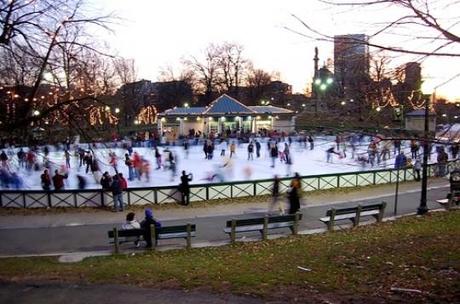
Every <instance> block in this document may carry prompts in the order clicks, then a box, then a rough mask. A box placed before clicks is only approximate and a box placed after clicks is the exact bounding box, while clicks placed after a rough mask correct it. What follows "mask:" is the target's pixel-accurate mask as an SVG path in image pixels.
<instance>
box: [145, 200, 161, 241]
mask: <svg viewBox="0 0 460 304" xmlns="http://www.w3.org/2000/svg"><path fill="white" fill-rule="evenodd" d="M150 225H154V226H155V244H156V243H157V241H158V234H159V233H160V229H161V223H160V221H158V220H156V219H155V218H154V217H153V212H152V209H145V219H144V220H143V221H142V222H141V228H142V229H144V240H145V242H146V243H147V246H146V247H147V248H152V234H151V230H150Z"/></svg>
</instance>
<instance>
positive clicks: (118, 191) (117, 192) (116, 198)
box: [111, 174, 124, 212]
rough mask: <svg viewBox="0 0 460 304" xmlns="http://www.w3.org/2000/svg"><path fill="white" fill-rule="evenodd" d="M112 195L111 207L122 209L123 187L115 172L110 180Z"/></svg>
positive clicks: (115, 209) (116, 209)
mask: <svg viewBox="0 0 460 304" xmlns="http://www.w3.org/2000/svg"><path fill="white" fill-rule="evenodd" d="M111 188H112V195H113V208H114V211H115V212H117V211H123V208H124V206H123V189H122V186H121V183H120V180H119V177H118V175H117V174H115V175H114V176H113V180H112V185H111Z"/></svg>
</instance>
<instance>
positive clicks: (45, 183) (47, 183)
mask: <svg viewBox="0 0 460 304" xmlns="http://www.w3.org/2000/svg"><path fill="white" fill-rule="evenodd" d="M40 179H41V183H42V188H43V190H45V191H49V190H50V187H51V177H50V175H49V173H48V170H45V171H43V174H42V175H41V176H40Z"/></svg>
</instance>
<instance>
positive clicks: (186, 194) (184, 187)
mask: <svg viewBox="0 0 460 304" xmlns="http://www.w3.org/2000/svg"><path fill="white" fill-rule="evenodd" d="M192 180H193V175H192V174H191V173H190V174H186V173H185V171H182V176H181V177H180V181H181V183H180V185H179V191H180V193H181V202H182V205H184V206H188V205H189V204H190V184H189V182H191V181H192Z"/></svg>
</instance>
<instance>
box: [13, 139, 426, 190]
mask: <svg viewBox="0 0 460 304" xmlns="http://www.w3.org/2000/svg"><path fill="white" fill-rule="evenodd" d="M334 139H335V138H334V137H329V138H327V137H322V138H316V139H315V148H314V150H310V149H309V145H308V143H307V147H306V148H305V147H303V145H301V144H299V143H297V142H293V143H292V145H291V147H290V153H291V158H292V162H293V164H292V166H291V168H290V172H289V170H288V166H287V165H286V164H285V163H282V162H280V160H279V159H277V160H276V165H275V168H271V167H270V166H271V158H270V156H269V151H268V149H267V139H258V140H259V141H261V146H262V148H261V156H260V158H256V153H255V151H254V160H249V161H248V160H247V158H248V154H247V145H248V144H247V143H246V144H240V145H237V149H236V155H234V157H232V159H231V164H230V165H227V166H226V167H223V168H222V165H223V164H224V163H225V162H227V161H228V156H229V148H227V150H226V153H225V154H226V156H225V157H222V156H220V152H221V150H220V147H221V146H219V145H218V144H216V149H215V150H214V157H213V159H212V160H207V159H205V157H204V152H203V146H202V145H201V144H200V145H197V146H195V145H191V146H190V147H189V153H188V156H187V155H186V154H185V153H184V149H183V147H182V146H170V147H169V149H170V150H171V151H174V153H175V154H176V159H177V176H175V177H172V174H171V171H169V170H164V169H160V170H155V168H156V161H155V151H154V150H153V149H152V148H147V147H135V148H133V150H134V151H136V152H138V153H139V154H140V155H142V156H143V157H144V158H145V159H147V160H148V161H149V162H150V168H151V170H150V181H149V182H147V181H146V179H145V178H143V179H142V180H140V181H139V180H137V179H136V180H133V181H128V187H149V186H165V185H177V184H178V183H179V181H180V179H179V176H180V173H181V172H182V170H185V171H186V172H187V173H190V172H191V173H193V177H194V178H193V181H192V182H191V184H202V183H209V182H211V181H210V180H208V179H207V177H209V176H210V175H212V174H213V173H216V171H218V172H220V173H222V174H223V175H224V177H225V181H245V180H257V179H268V178H273V176H274V175H275V174H277V175H278V176H280V177H285V176H290V175H292V174H293V173H294V172H299V173H300V175H318V174H327V173H339V172H355V171H361V170H372V169H384V168H390V167H393V164H394V159H393V157H394V155H393V146H392V145H391V157H392V159H390V160H387V161H386V162H381V163H380V165H378V166H377V165H375V166H374V167H372V168H371V167H370V165H369V164H367V165H366V167H365V168H363V167H362V165H361V164H359V163H358V162H357V161H356V156H355V159H351V148H350V146H348V147H347V151H346V154H347V156H346V157H344V158H340V157H338V156H337V155H333V160H332V163H327V162H326V150H327V149H328V148H330V147H331V146H335V142H334ZM368 143H369V140H368V139H367V140H365V141H364V142H362V143H361V144H360V145H358V147H357V154H361V155H366V156H367V146H368ZM80 146H82V147H84V148H85V149H86V148H87V147H88V145H87V144H81V145H80ZM278 147H279V150H280V151H283V150H284V143H283V142H280V143H278ZM164 148H165V147H159V150H160V153H162V154H163V150H164ZM254 150H255V149H254ZM420 150H422V149H420ZM17 151H18V149H17V148H16V149H10V150H9V151H7V152H9V153H8V154H9V158H10V160H9V166H10V170H11V171H16V172H18V173H19V175H20V176H21V177H22V179H23V183H24V189H41V185H40V175H41V174H42V172H43V169H41V170H40V171H30V172H28V171H26V170H25V169H23V168H18V161H17V156H16V152H17ZM25 151H27V148H26V149H25ZM93 151H94V153H95V155H96V157H97V159H98V161H99V167H100V172H104V171H108V172H109V173H110V174H111V175H113V174H115V171H114V169H113V168H112V167H111V166H110V165H109V153H110V152H115V153H116V155H117V156H118V171H119V172H121V173H123V175H124V176H125V177H126V178H127V177H128V168H127V166H126V165H125V162H124V155H125V153H127V150H126V149H122V148H112V149H109V148H103V147H100V148H96V149H93ZM405 152H406V155H408V156H410V153H409V152H408V148H407V144H406V148H405ZM71 154H72V157H71V168H70V170H69V175H68V179H67V180H66V181H65V183H66V185H65V188H66V189H76V188H77V185H78V183H77V177H76V176H77V174H80V175H82V176H84V177H85V179H86V181H87V186H86V188H87V189H95V188H101V186H100V183H99V178H100V176H101V173H99V174H97V177H96V178H95V177H94V176H93V174H92V173H91V172H89V173H85V167H81V168H79V167H78V162H79V158H78V156H75V153H74V151H73V150H72V151H71ZM37 158H38V161H39V162H42V160H43V153H42V152H40V153H39V154H38V157H37ZM48 158H49V160H50V162H51V164H52V165H51V168H50V173H51V176H53V175H54V170H56V169H59V170H60V169H61V168H63V167H65V166H64V164H65V158H64V151H55V150H54V149H53V148H52V147H50V154H49V157H48ZM96 179H97V180H96ZM213 182H217V180H215V179H214V181H213Z"/></svg>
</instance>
